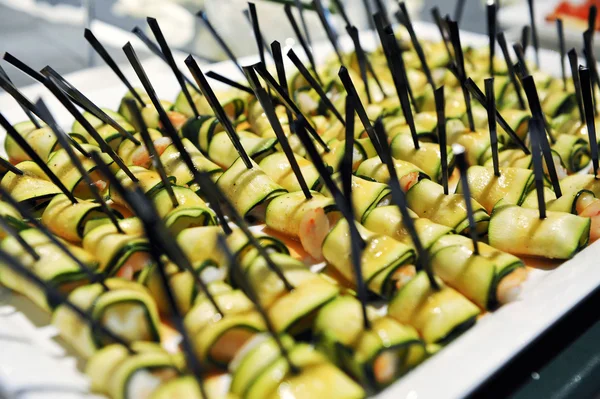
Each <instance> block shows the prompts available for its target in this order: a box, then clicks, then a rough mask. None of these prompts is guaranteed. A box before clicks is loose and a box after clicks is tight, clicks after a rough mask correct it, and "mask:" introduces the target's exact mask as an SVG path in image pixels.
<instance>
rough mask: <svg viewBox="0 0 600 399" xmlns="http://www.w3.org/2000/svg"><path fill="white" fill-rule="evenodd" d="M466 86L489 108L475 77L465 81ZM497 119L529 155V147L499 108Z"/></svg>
mask: <svg viewBox="0 0 600 399" xmlns="http://www.w3.org/2000/svg"><path fill="white" fill-rule="evenodd" d="M465 86H466V87H467V89H468V90H469V91H470V92H471V94H472V95H473V97H474V98H475V99H476V100H477V102H478V103H480V104H481V105H482V106H483V107H484V108H485V109H486V110H487V100H486V96H485V94H484V93H483V92H482V91H481V89H480V88H479V87H478V86H477V84H476V83H475V82H474V81H473V79H471V78H468V79H467V81H466V82H465ZM496 119H497V121H498V124H499V125H500V126H501V127H502V129H504V131H505V132H506V134H508V135H509V136H510V138H511V139H512V140H513V141H514V142H515V144H517V146H518V147H519V148H520V149H521V150H522V151H523V152H524V153H525V154H527V155H529V154H530V151H529V148H527V146H526V145H525V143H524V142H523V140H521V138H520V137H519V136H517V133H515V131H514V130H513V129H512V127H510V125H509V124H508V122H507V121H506V119H504V117H503V116H502V115H501V114H500V111H499V110H498V108H496Z"/></svg>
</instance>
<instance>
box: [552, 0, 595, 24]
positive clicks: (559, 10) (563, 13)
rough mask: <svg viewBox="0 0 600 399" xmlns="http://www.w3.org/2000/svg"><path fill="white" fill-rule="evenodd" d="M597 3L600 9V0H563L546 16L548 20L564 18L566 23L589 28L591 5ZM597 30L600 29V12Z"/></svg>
mask: <svg viewBox="0 0 600 399" xmlns="http://www.w3.org/2000/svg"><path fill="white" fill-rule="evenodd" d="M593 5H595V6H596V7H598V9H599V11H600V0H587V1H584V2H572V1H561V2H560V3H559V4H558V5H557V6H556V8H555V9H554V11H553V12H552V13H551V14H549V15H547V16H546V20H547V21H555V20H556V19H558V18H560V19H562V20H563V21H564V22H565V23H566V24H569V25H572V26H573V25H575V26H578V27H582V28H583V29H585V28H587V19H588V15H589V13H590V7H591V6H593ZM596 30H600V13H598V16H597V17H596Z"/></svg>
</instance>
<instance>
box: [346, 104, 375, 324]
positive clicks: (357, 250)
mask: <svg viewBox="0 0 600 399" xmlns="http://www.w3.org/2000/svg"><path fill="white" fill-rule="evenodd" d="M352 103H353V97H352V96H350V95H349V96H346V115H347V116H348V117H349V118H350V119H348V120H352V121H354V108H353V104H352ZM345 144H346V149H345V151H344V156H343V157H342V161H341V165H340V168H339V169H340V171H341V175H342V190H343V192H344V197H345V199H346V207H347V208H348V218H347V222H348V228H349V231H350V248H351V259H352V268H353V271H354V278H355V279H356V291H357V294H358V295H357V296H358V300H359V301H360V304H361V308H362V316H363V325H364V328H365V329H366V330H368V329H370V328H371V323H370V321H369V317H368V315H367V295H368V294H367V287H366V284H365V279H364V276H363V272H362V250H363V248H364V245H365V242H364V240H363V239H362V237H361V236H360V233H359V232H358V229H357V228H356V220H355V218H354V204H353V201H352V153H353V145H354V131H348V130H346V143H345Z"/></svg>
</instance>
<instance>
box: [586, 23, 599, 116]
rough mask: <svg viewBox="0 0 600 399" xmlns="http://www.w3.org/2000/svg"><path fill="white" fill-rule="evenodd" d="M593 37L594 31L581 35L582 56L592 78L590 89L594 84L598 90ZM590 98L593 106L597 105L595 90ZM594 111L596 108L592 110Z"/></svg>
mask: <svg viewBox="0 0 600 399" xmlns="http://www.w3.org/2000/svg"><path fill="white" fill-rule="evenodd" d="M593 37H594V31H590V30H587V31H585V32H584V33H583V47H584V50H583V55H584V56H585V60H586V61H585V62H586V66H587V67H588V68H589V70H590V73H591V77H592V88H593V87H594V84H595V85H596V86H597V87H598V88H600V76H599V75H598V68H597V64H596V56H595V55H594V46H593V43H592V42H593ZM592 98H593V99H594V105H596V104H598V103H597V102H596V90H592ZM594 109H596V108H594ZM595 115H596V116H597V115H598V111H597V109H596V113H595Z"/></svg>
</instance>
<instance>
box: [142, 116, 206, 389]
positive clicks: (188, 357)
mask: <svg viewBox="0 0 600 399" xmlns="http://www.w3.org/2000/svg"><path fill="white" fill-rule="evenodd" d="M134 107H135V105H134ZM146 235H147V236H148V239H149V240H150V241H152V237H153V232H152V230H151V229H150V230H149V231H146ZM150 253H151V254H152V258H153V259H154V262H156V269H157V270H158V275H159V277H160V280H161V282H162V286H163V288H164V292H165V294H166V295H165V296H166V298H167V303H168V304H169V308H170V309H171V315H172V317H171V319H172V321H173V324H174V325H175V328H176V330H177V331H178V332H179V334H181V346H182V348H183V354H184V356H185V362H186V364H187V366H188V368H189V369H190V371H191V372H192V375H193V376H194V378H195V379H196V382H197V383H198V388H199V389H200V395H201V397H202V399H204V398H208V395H207V393H206V388H205V387H204V380H203V378H202V365H201V364H200V361H199V360H198V358H197V357H196V354H195V351H194V342H193V341H192V339H191V338H190V336H189V334H188V332H187V328H186V327H185V323H184V322H183V316H182V315H181V312H180V311H179V307H178V306H177V300H176V298H175V293H174V292H173V289H172V287H171V284H170V283H169V277H168V276H167V273H166V266H165V264H164V262H163V260H162V259H161V254H160V253H159V251H158V250H157V247H156V246H154V245H151V246H150Z"/></svg>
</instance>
